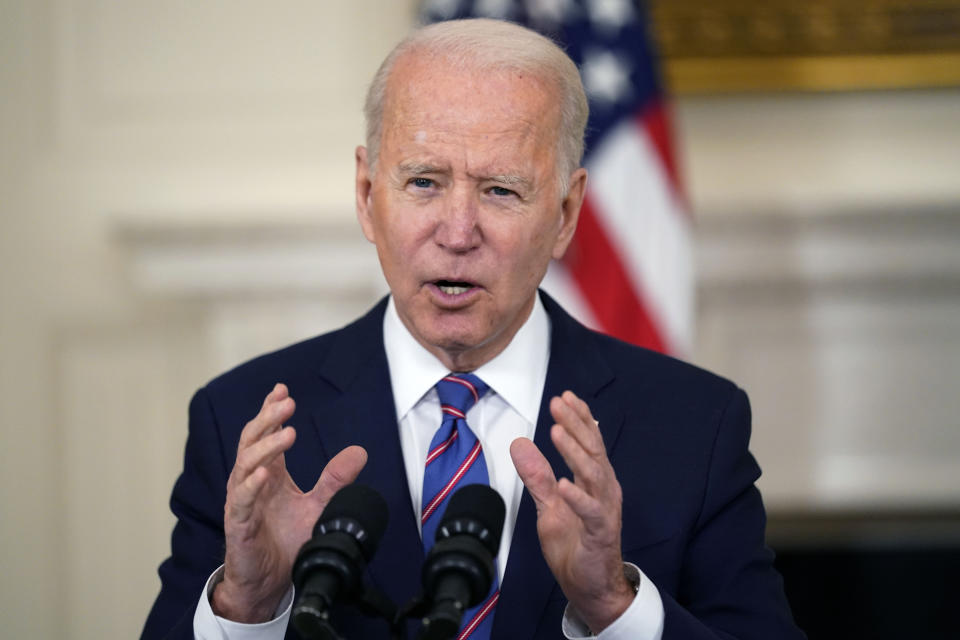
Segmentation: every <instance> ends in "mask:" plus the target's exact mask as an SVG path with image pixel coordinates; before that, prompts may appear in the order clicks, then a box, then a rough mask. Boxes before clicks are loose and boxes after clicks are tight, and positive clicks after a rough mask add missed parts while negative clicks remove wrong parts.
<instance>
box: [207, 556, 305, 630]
mask: <svg viewBox="0 0 960 640" xmlns="http://www.w3.org/2000/svg"><path fill="white" fill-rule="evenodd" d="M222 580H223V565H220V568H219V569H217V570H216V571H214V572H213V574H212V575H211V576H210V577H209V578H208V579H207V584H206V585H205V586H204V587H203V593H201V594H200V602H199V603H197V611H196V613H194V614H193V636H194V638H196V640H283V636H284V634H285V633H286V632H287V623H288V622H289V621H290V610H291V609H292V608H293V586H292V585H291V586H290V589H289V590H288V591H287V593H286V595H284V596H283V598H282V599H281V600H280V604H279V605H278V606H277V611H276V612H275V613H274V618H273V620H270V621H268V622H260V623H257V624H244V623H242V622H233V621H232V620H227V619H226V618H221V617H220V616H218V615H217V614H215V613H214V612H213V607H212V606H210V598H211V597H212V596H213V589H214V587H216V586H217V585H218V584H219V583H220V582H221V581H222Z"/></svg>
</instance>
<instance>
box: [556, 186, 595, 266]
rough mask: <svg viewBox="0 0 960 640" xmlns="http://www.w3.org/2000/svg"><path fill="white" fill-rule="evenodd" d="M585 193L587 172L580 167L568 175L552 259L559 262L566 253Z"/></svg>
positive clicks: (575, 227)
mask: <svg viewBox="0 0 960 640" xmlns="http://www.w3.org/2000/svg"><path fill="white" fill-rule="evenodd" d="M586 193H587V170H586V169H584V168H583V167H580V168H579V169H577V170H576V171H574V172H573V173H572V174H571V175H570V188H569V189H568V190H567V195H566V196H564V198H563V202H561V203H560V215H561V218H560V232H559V233H558V234H557V239H556V241H555V242H554V245H553V258H554V260H559V259H560V258H562V257H563V254H564V253H566V252H567V247H569V246H570V241H571V240H573V232H574V231H576V230H577V220H579V219H580V207H581V206H582V205H583V197H584V195H585V194H586Z"/></svg>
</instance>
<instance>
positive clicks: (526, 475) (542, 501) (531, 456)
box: [510, 438, 557, 513]
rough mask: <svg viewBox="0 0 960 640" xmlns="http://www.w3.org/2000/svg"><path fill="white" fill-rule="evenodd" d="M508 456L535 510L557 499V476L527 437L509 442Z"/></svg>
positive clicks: (538, 510)
mask: <svg viewBox="0 0 960 640" xmlns="http://www.w3.org/2000/svg"><path fill="white" fill-rule="evenodd" d="M510 457H511V458H512V459H513V466H514V467H516V469H517V474H518V475H519V476H520V480H521V481H522V482H523V485H524V486H525V487H526V488H527V491H529V492H530V497H532V498H533V501H534V503H536V506H537V512H538V513H539V512H540V511H541V509H542V508H543V507H545V506H549V505H550V504H552V503H553V502H555V501H556V499H557V478H556V476H554V475H553V469H551V468H550V463H549V462H547V459H546V458H545V457H544V456H543V453H541V452H540V449H538V448H537V445H535V444H533V442H532V441H531V440H529V439H528V438H517V439H516V440H514V441H513V442H512V443H510Z"/></svg>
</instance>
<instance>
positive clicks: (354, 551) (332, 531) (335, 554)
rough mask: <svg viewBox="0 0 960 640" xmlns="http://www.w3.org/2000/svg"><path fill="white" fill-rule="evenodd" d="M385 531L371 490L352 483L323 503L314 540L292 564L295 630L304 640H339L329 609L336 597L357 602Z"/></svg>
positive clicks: (381, 505)
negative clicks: (363, 575)
mask: <svg viewBox="0 0 960 640" xmlns="http://www.w3.org/2000/svg"><path fill="white" fill-rule="evenodd" d="M386 528H387V503H386V501H385V500H384V499H383V497H382V496H381V495H380V494H379V493H377V492H376V491H374V490H373V489H371V488H370V487H367V486H364V485H360V484H350V485H347V486H345V487H344V488H342V489H340V491H338V492H337V493H336V494H334V496H333V498H331V499H330V502H329V503H328V504H327V506H326V508H325V509H324V510H323V513H321V514H320V517H319V518H318V519H317V523H316V525H315V526H314V527H313V537H312V538H311V539H310V540H308V541H307V542H306V543H305V544H304V545H303V547H301V549H300V553H298V554H297V559H296V560H295V561H294V563H293V584H294V586H295V588H296V592H297V601H296V603H295V604H294V607H293V613H292V618H293V626H294V627H295V628H296V629H297V631H298V632H299V633H300V634H301V635H302V636H304V637H306V638H314V639H316V640H337V639H338V638H339V636H337V634H336V631H334V629H333V627H332V626H331V625H330V622H329V618H330V609H331V607H332V606H333V603H334V601H335V600H337V599H338V598H342V599H345V600H353V599H358V598H359V597H360V596H361V592H362V589H361V587H362V584H361V577H362V574H363V570H364V568H365V567H366V566H367V562H369V561H370V558H371V557H372V556H373V554H374V552H375V551H376V550H377V546H378V545H379V544H380V539H381V538H382V537H383V532H384V530H385V529H386Z"/></svg>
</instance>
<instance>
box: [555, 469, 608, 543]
mask: <svg viewBox="0 0 960 640" xmlns="http://www.w3.org/2000/svg"><path fill="white" fill-rule="evenodd" d="M557 494H558V495H559V496H560V497H561V498H563V501H564V502H566V503H567V505H568V506H569V507H570V509H571V510H572V511H573V512H574V513H575V514H576V515H577V517H579V518H580V520H582V521H583V524H584V527H585V529H586V530H587V531H588V532H591V533H598V534H599V533H603V532H607V531H609V530H610V529H611V524H612V523H613V520H612V518H613V516H614V514H615V513H618V512H616V511H614V510H612V509H610V508H608V507H607V505H605V504H603V502H601V501H600V500H597V499H596V498H594V497H593V496H591V495H590V494H588V493H587V492H586V491H584V490H583V489H582V488H581V487H578V486H577V485H575V484H574V483H572V482H570V481H569V480H567V479H566V478H561V479H560V482H558V483H557Z"/></svg>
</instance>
